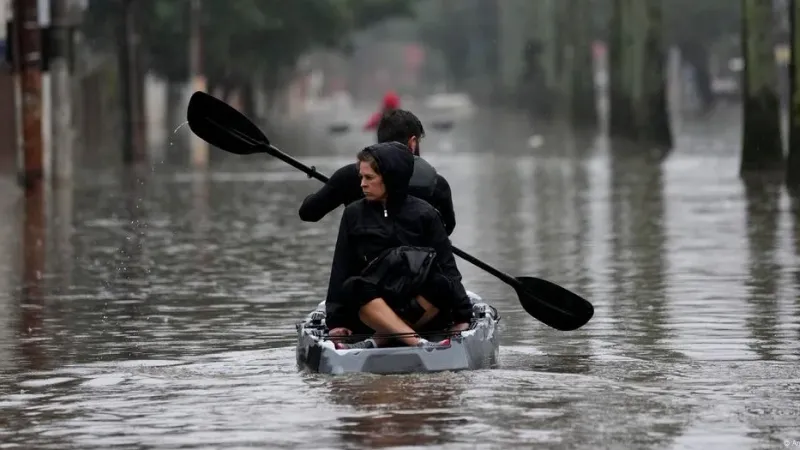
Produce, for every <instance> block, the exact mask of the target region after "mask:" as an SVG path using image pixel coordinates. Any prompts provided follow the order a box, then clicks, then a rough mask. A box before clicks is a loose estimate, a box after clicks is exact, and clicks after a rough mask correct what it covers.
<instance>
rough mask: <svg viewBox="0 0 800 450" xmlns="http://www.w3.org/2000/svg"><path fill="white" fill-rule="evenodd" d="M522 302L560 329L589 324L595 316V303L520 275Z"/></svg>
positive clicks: (550, 324)
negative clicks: (593, 304)
mask: <svg viewBox="0 0 800 450" xmlns="http://www.w3.org/2000/svg"><path fill="white" fill-rule="evenodd" d="M516 279H517V281H519V282H520V283H521V284H522V285H521V286H519V287H518V288H517V294H518V295H519V301H520V303H521V304H522V307H523V308H524V309H525V311H526V312H527V313H528V314H530V315H531V316H533V317H534V318H536V319H538V320H540V321H542V322H543V323H545V324H546V325H548V326H551V327H553V328H555V329H557V330H561V331H572V330H577V329H578V328H580V327H582V326H584V325H586V323H587V322H589V320H590V319H591V318H592V316H593V315H594V306H592V304H591V303H589V302H588V301H587V300H586V299H584V298H583V297H581V296H579V295H577V294H575V293H573V292H570V291H568V290H567V289H564V288H563V287H561V286H559V285H557V284H554V283H551V282H549V281H547V280H542V279H540V278H534V277H517V278H516Z"/></svg>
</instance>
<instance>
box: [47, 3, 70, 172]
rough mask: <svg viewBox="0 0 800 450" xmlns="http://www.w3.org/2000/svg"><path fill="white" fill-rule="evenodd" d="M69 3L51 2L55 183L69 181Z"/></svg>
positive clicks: (52, 120)
mask: <svg viewBox="0 0 800 450" xmlns="http://www.w3.org/2000/svg"><path fill="white" fill-rule="evenodd" d="M70 3H71V0H50V14H51V21H50V27H51V28H50V29H51V33H50V42H51V46H50V50H51V51H50V60H49V68H50V83H51V86H52V87H51V93H52V102H53V103H52V109H51V114H52V116H51V123H52V126H53V139H52V146H51V148H52V149H53V152H52V158H51V161H52V163H53V165H52V177H53V179H54V180H55V182H56V183H62V182H69V181H70V180H71V178H72V170H73V169H72V165H73V159H72V158H73V155H72V147H73V142H74V139H75V136H74V134H73V131H72V125H73V124H72V88H71V81H70V73H69V57H70V53H71V51H70V50H71V47H72V46H71V45H70V40H71V39H70V30H71V23H70V18H69V17H70V15H69V14H70Z"/></svg>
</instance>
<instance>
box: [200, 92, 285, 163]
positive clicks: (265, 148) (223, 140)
mask: <svg viewBox="0 0 800 450" xmlns="http://www.w3.org/2000/svg"><path fill="white" fill-rule="evenodd" d="M186 120H188V121H189V128H190V129H191V130H192V132H193V133H194V134H196V135H197V136H198V137H199V138H200V139H202V140H204V141H206V142H208V143H209V144H211V145H213V146H215V147H218V148H220V149H222V150H225V151H227V152H231V153H235V154H237V155H250V154H253V153H265V152H269V145H270V144H269V139H267V137H266V136H265V135H264V133H263V132H261V130H260V129H259V128H258V127H257V126H256V125H255V124H254V123H253V122H251V121H250V119H248V118H247V117H245V115H244V114H242V113H241V112H239V111H237V110H236V109H234V108H233V107H232V106H230V105H228V104H227V103H225V102H223V101H222V100H220V99H218V98H216V97H214V96H213V95H210V94H207V93H205V92H202V91H197V92H195V93H194V94H192V96H191V98H190V99H189V106H188V107H187V109H186Z"/></svg>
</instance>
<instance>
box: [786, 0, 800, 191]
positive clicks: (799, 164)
mask: <svg viewBox="0 0 800 450" xmlns="http://www.w3.org/2000/svg"><path fill="white" fill-rule="evenodd" d="M789 21H790V33H791V45H792V53H791V59H790V60H789V83H790V86H791V88H790V89H791V95H790V96H789V99H790V100H789V157H788V161H787V163H786V184H787V187H789V188H790V189H792V190H793V191H800V30H798V29H797V27H798V26H800V1H798V0H789Z"/></svg>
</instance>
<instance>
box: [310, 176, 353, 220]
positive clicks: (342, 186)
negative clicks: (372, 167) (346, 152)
mask: <svg viewBox="0 0 800 450" xmlns="http://www.w3.org/2000/svg"><path fill="white" fill-rule="evenodd" d="M360 192H361V191H360V189H359V180H358V168H356V166H355V164H349V165H347V166H344V167H340V168H339V169H338V170H337V171H336V172H334V173H333V175H331V178H330V179H329V180H328V182H327V183H325V185H323V186H322V187H321V188H320V189H319V190H318V191H317V192H314V193H313V194H310V195H308V196H307V197H306V198H305V199H304V200H303V204H302V205H300V211H299V213H300V220H302V221H303V222H318V221H319V220H321V219H322V218H323V217H325V216H326V215H327V214H328V213H329V212H331V211H333V210H334V209H336V208H338V207H339V205H347V204H349V203H351V202H353V201H355V200H358V198H359V197H360V195H359V193H360Z"/></svg>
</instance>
